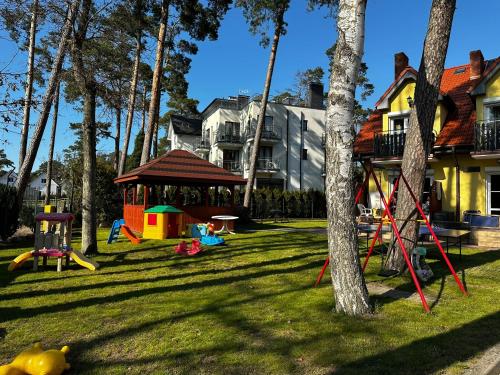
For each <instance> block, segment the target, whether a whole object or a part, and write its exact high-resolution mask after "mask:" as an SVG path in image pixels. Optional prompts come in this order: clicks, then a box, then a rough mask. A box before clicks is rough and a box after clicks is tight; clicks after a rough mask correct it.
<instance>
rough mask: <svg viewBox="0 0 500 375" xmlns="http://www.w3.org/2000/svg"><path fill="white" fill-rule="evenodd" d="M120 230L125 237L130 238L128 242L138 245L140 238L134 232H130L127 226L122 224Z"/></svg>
mask: <svg viewBox="0 0 500 375" xmlns="http://www.w3.org/2000/svg"><path fill="white" fill-rule="evenodd" d="M121 231H122V233H123V235H124V236H125V237H127V238H128V239H129V240H130V242H132V243H133V244H136V245H138V244H140V243H141V239H140V238H137V237H136V235H135V234H134V232H132V230H131V229H130V228H129V227H128V226H126V225H122V226H121Z"/></svg>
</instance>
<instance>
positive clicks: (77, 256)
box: [69, 250, 99, 271]
mask: <svg viewBox="0 0 500 375" xmlns="http://www.w3.org/2000/svg"><path fill="white" fill-rule="evenodd" d="M69 256H70V257H71V259H73V260H74V261H75V262H76V263H78V264H79V265H80V266H82V267H85V268H88V269H89V270H91V271H95V270H96V269H97V268H99V263H97V262H94V261H92V260H90V259H89V258H87V257H86V256H85V255H83V254H82V253H80V252H79V251H77V250H71V251H70V252H69Z"/></svg>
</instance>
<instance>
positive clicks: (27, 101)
mask: <svg viewBox="0 0 500 375" xmlns="http://www.w3.org/2000/svg"><path fill="white" fill-rule="evenodd" d="M37 16H38V0H33V10H32V13H31V24H30V38H29V39H30V41H29V47H28V72H27V77H26V90H25V93H24V114H23V129H22V130H21V146H20V148H19V166H18V167H19V169H21V166H22V165H23V162H24V157H25V156H26V147H27V145H28V133H29V128H30V110H31V98H32V96H33V64H34V60H35V41H36V23H37Z"/></svg>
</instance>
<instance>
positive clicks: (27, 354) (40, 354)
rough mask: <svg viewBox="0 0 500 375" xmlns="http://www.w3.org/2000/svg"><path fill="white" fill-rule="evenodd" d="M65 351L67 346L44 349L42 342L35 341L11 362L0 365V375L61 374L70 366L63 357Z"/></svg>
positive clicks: (67, 350) (67, 349) (67, 348)
mask: <svg viewBox="0 0 500 375" xmlns="http://www.w3.org/2000/svg"><path fill="white" fill-rule="evenodd" d="M67 352H69V347H67V346H63V348H62V349H61V350H57V349H51V350H46V351H44V350H43V348H42V344H40V343H39V342H37V343H36V344H35V345H33V347H32V348H30V349H28V350H25V351H23V352H21V353H20V354H19V355H18V356H17V357H16V358H15V359H14V360H13V361H12V363H11V364H9V365H5V366H1V367H0V375H61V374H62V373H63V371H64V370H67V369H69V368H70V365H69V363H66V358H65V354H66V353H67Z"/></svg>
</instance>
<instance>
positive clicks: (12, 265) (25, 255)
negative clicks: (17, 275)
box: [8, 251, 33, 271]
mask: <svg viewBox="0 0 500 375" xmlns="http://www.w3.org/2000/svg"><path fill="white" fill-rule="evenodd" d="M30 258H33V252H32V251H28V252H27V253H22V254H21V255H19V256H18V257H16V259H14V260H13V261H12V262H11V263H10V264H9V268H8V270H9V271H14V270H15V269H16V268H18V267H21V265H22V264H23V263H24V262H26V261H27V260H28V259H30Z"/></svg>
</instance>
